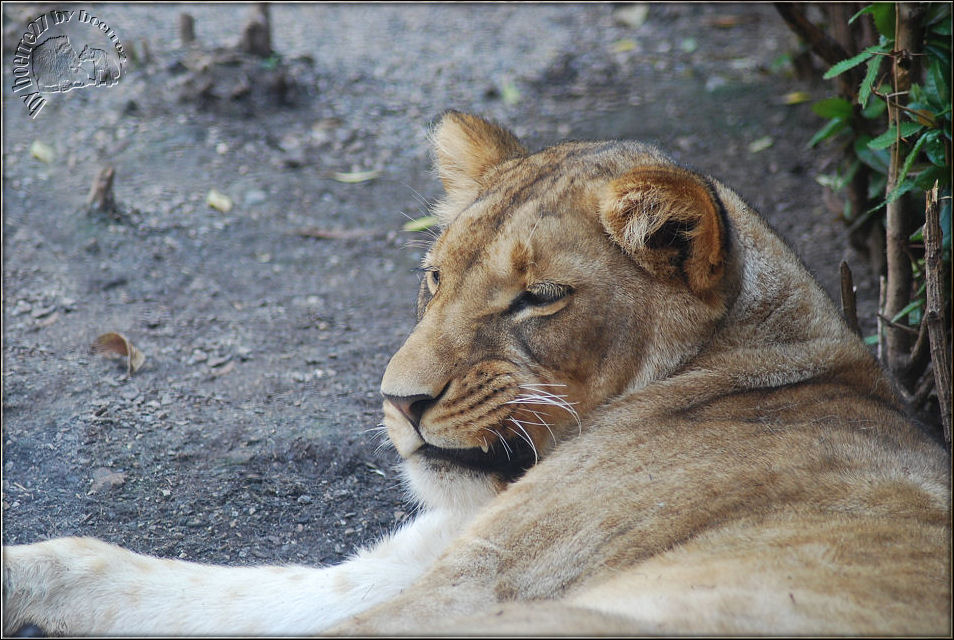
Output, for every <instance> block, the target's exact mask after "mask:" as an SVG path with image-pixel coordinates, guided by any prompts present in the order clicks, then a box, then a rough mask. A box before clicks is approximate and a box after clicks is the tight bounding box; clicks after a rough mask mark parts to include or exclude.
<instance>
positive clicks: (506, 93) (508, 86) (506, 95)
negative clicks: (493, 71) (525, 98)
mask: <svg viewBox="0 0 954 640" xmlns="http://www.w3.org/2000/svg"><path fill="white" fill-rule="evenodd" d="M500 98H501V100H503V101H504V104H508V105H515V104H517V103H518V102H520V89H518V88H517V85H515V84H514V83H513V80H507V81H506V82H504V83H503V86H502V87H500Z"/></svg>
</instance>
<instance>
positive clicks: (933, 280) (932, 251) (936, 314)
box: [924, 182, 951, 449]
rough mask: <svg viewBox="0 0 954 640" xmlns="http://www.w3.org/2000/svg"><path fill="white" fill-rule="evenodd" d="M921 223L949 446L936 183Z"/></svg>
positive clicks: (927, 314) (940, 399) (946, 348)
mask: <svg viewBox="0 0 954 640" xmlns="http://www.w3.org/2000/svg"><path fill="white" fill-rule="evenodd" d="M926 200H927V202H926V209H925V218H926V221H925V223H924V272H925V289H926V293H927V304H926V308H925V315H924V318H925V321H926V322H927V326H928V334H929V336H930V342H931V360H932V362H933V366H934V381H935V385H934V388H935V389H936V390H937V400H938V404H940V408H941V424H942V425H943V427H944V441H945V442H946V443H947V446H948V449H950V447H951V350H950V346H949V345H948V342H947V322H946V321H945V319H944V294H943V290H942V286H943V284H942V282H941V264H942V261H941V222H940V216H939V214H938V206H937V183H936V182H935V183H934V188H933V189H932V190H931V191H929V192H928V193H927V196H926Z"/></svg>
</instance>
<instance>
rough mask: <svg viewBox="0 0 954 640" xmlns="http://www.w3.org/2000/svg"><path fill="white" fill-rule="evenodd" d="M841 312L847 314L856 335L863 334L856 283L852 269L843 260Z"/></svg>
mask: <svg viewBox="0 0 954 640" xmlns="http://www.w3.org/2000/svg"><path fill="white" fill-rule="evenodd" d="M841 312H842V314H844V316H845V322H847V323H848V328H849V329H851V330H852V331H854V332H855V335H859V336H860V335H861V327H859V326H858V307H857V304H856V300H855V283H854V279H853V278H852V276H851V269H850V268H849V267H848V263H847V262H845V261H844V260H842V261H841Z"/></svg>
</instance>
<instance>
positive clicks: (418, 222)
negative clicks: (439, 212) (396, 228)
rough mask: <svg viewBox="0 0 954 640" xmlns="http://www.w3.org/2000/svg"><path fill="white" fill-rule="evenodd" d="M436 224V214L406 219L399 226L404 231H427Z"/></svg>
mask: <svg viewBox="0 0 954 640" xmlns="http://www.w3.org/2000/svg"><path fill="white" fill-rule="evenodd" d="M436 224H437V216H423V217H421V218H415V219H414V220H408V221H407V222H405V223H404V226H403V227H401V228H402V229H404V230H405V231H427V230H428V229H430V228H431V227H433V226H434V225H436Z"/></svg>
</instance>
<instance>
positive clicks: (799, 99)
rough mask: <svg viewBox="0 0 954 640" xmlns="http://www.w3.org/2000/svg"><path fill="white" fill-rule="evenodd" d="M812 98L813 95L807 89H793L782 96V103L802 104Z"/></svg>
mask: <svg viewBox="0 0 954 640" xmlns="http://www.w3.org/2000/svg"><path fill="white" fill-rule="evenodd" d="M811 99H812V96H811V95H810V94H809V93H808V92H807V91H792V92H791V93H786V94H785V95H784V96H782V104H801V103H803V102H808V101H809V100H811Z"/></svg>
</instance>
